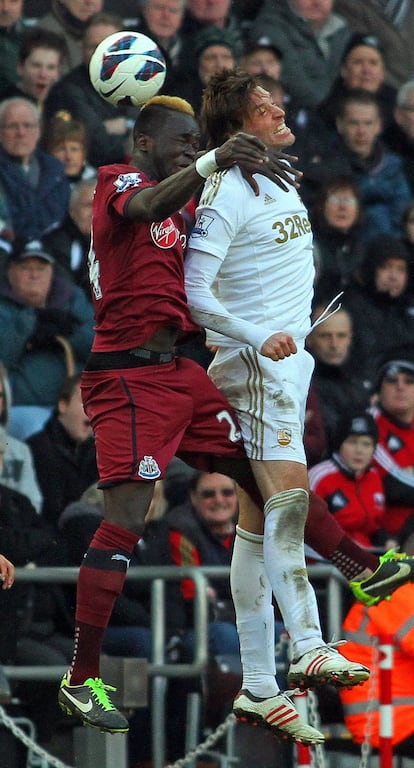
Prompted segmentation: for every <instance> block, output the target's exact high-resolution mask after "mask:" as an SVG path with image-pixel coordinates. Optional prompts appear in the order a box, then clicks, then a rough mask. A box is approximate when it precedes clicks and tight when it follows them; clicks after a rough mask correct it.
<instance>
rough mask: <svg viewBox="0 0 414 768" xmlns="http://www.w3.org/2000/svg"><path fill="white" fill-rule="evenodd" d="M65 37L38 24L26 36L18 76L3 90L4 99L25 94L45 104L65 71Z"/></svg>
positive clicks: (41, 104)
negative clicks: (63, 68) (51, 90)
mask: <svg viewBox="0 0 414 768" xmlns="http://www.w3.org/2000/svg"><path fill="white" fill-rule="evenodd" d="M64 61H65V41H64V39H63V37H62V36H61V35H58V34H56V33H55V32H49V31H48V30H46V29H40V28H39V27H34V29H31V30H30V31H29V32H26V34H25V35H24V37H23V39H22V43H21V46H20V53H19V63H18V65H17V74H18V79H17V81H16V83H14V84H11V85H10V86H9V88H7V89H6V90H5V92H4V93H3V96H2V98H3V99H10V98H12V97H14V96H21V97H23V98H26V99H30V100H31V101H33V102H34V104H36V105H37V106H38V107H39V109H41V108H42V106H43V102H44V101H45V99H46V97H47V95H48V93H49V91H50V89H51V87H52V85H54V83H56V82H57V81H58V80H59V78H60V76H61V73H62V67H63V62H64Z"/></svg>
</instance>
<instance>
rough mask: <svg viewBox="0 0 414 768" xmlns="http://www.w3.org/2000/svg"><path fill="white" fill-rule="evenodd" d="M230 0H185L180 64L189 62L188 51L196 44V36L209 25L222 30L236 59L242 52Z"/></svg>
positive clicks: (240, 34)
mask: <svg viewBox="0 0 414 768" xmlns="http://www.w3.org/2000/svg"><path fill="white" fill-rule="evenodd" d="M231 6H232V2H231V0H215V2H214V3H211V2H205V0H187V2H186V8H185V14H184V20H183V23H182V25H181V33H182V36H183V40H184V45H183V48H182V57H181V60H182V64H183V65H184V68H185V65H186V63H187V66H188V65H189V64H190V61H189V57H188V51H189V50H193V47H194V46H195V45H196V44H197V37H198V35H199V34H200V33H201V34H202V33H203V32H204V31H206V29H207V28H209V27H215V28H216V29H219V30H221V31H224V32H225V33H226V34H227V36H228V39H229V40H230V42H231V46H232V48H233V50H234V52H235V56H236V58H237V59H238V58H239V57H240V56H241V55H242V53H243V38H242V30H241V26H240V23H239V20H238V18H237V16H236V15H235V13H233V10H232V7H231Z"/></svg>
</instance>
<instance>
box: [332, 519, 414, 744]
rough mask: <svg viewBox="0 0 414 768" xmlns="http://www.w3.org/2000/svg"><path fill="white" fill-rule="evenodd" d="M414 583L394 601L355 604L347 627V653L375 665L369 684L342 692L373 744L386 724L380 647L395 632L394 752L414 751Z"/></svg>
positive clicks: (408, 533)
mask: <svg viewBox="0 0 414 768" xmlns="http://www.w3.org/2000/svg"><path fill="white" fill-rule="evenodd" d="M413 523H414V518H410V519H409V520H407V523H406V525H405V526H404V528H403V529H402V531H401V535H400V537H399V543H400V544H401V548H402V549H404V550H405V551H406V552H407V555H411V556H412V555H414V543H413V531H414V524H413ZM413 612H414V584H405V585H404V586H401V587H399V589H397V590H396V591H395V592H394V594H393V596H392V599H391V600H390V601H388V600H383V601H382V602H381V603H379V604H378V605H375V606H372V607H366V606H363V605H361V604H360V603H355V605H353V606H352V608H351V609H350V611H349V613H348V614H347V616H346V617H345V621H344V623H343V628H344V630H345V632H344V637H345V639H346V640H347V643H346V645H344V646H343V648H341V653H343V654H344V656H346V657H348V655H349V657H350V658H355V654H356V657H357V658H358V659H359V660H360V661H361V663H362V664H367V665H368V666H369V668H370V670H371V683H370V684H369V685H358V686H355V687H354V688H353V689H352V691H351V690H350V689H344V690H343V691H341V694H340V697H341V701H342V704H343V708H344V716H345V725H346V727H347V728H348V730H349V731H350V733H351V735H352V739H353V741H355V742H356V743H357V744H363V743H367V741H368V744H369V745H370V746H371V747H373V748H376V749H378V748H379V747H380V745H381V738H382V734H383V728H382V727H381V725H380V717H381V714H382V713H381V704H382V697H381V696H380V677H381V660H382V654H381V653H380V650H379V648H378V641H379V638H380V637H381V635H388V636H389V635H391V636H392V644H393V658H392V674H391V690H390V695H391V701H392V729H391V733H390V739H391V743H392V751H393V754H399V753H401V754H403V755H409V756H412V754H413V749H414V725H413V723H414V721H413V708H414V698H413V689H412V679H413V674H414V628H413V622H412V616H413Z"/></svg>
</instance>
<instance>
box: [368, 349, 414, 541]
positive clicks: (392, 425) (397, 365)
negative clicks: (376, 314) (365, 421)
mask: <svg viewBox="0 0 414 768" xmlns="http://www.w3.org/2000/svg"><path fill="white" fill-rule="evenodd" d="M376 392H377V396H378V399H377V402H376V404H375V405H374V406H373V407H372V408H371V409H370V412H371V414H372V415H373V417H374V419H375V421H376V424H377V427H378V435H379V439H378V445H377V448H376V450H375V454H374V461H375V465H376V466H377V468H378V470H379V472H380V474H381V477H382V480H383V484H384V491H385V501H386V515H385V522H384V527H385V529H386V531H387V533H388V535H389V536H390V540H389V541H388V544H389V545H390V546H393V540H395V538H396V537H397V536H398V535H399V533H400V531H401V529H402V527H403V525H404V523H405V522H406V520H407V519H408V518H409V517H411V516H412V515H414V348H413V347H412V346H411V347H405V348H396V349H395V350H394V352H393V354H392V355H389V356H388V359H387V360H386V361H385V362H384V363H383V365H382V366H381V367H380V368H379V371H378V375H377V382H376Z"/></svg>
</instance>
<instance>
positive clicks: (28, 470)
mask: <svg viewBox="0 0 414 768" xmlns="http://www.w3.org/2000/svg"><path fill="white" fill-rule="evenodd" d="M11 404H12V400H11V388H10V382H9V379H8V376H7V372H6V369H5V367H4V365H3V363H2V362H0V425H1V427H2V428H3V429H4V431H5V433H6V448H5V452H4V456H3V462H2V466H3V470H2V472H1V474H0V483H1V484H2V485H6V486H7V487H8V488H12V489H13V490H15V491H19V493H21V494H23V496H27V498H28V499H30V501H31V503H32V505H33V507H34V508H35V510H36V512H40V508H41V505H42V494H41V492H40V488H39V483H38V482H37V477H36V472H35V469H34V464H33V456H32V453H31V450H30V448H29V446H28V445H27V444H26V443H24V442H23V441H22V440H18V439H17V438H16V437H13V435H11V434H10V433H9V432H8V431H7V426H8V422H9V413H10V408H11Z"/></svg>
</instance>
